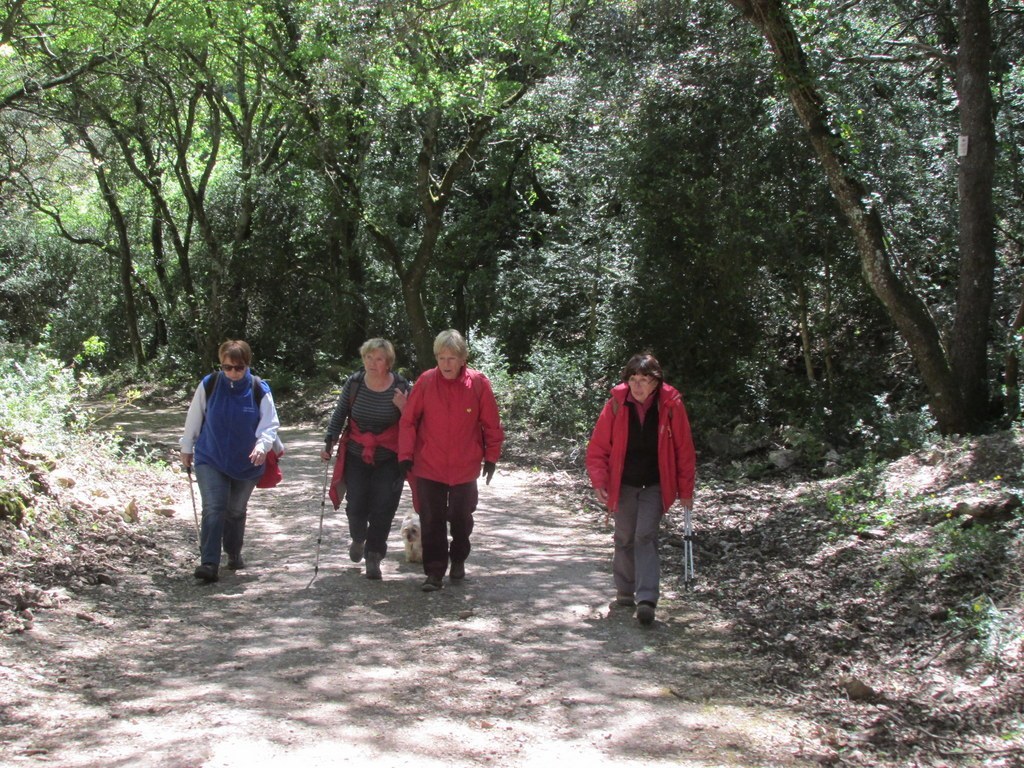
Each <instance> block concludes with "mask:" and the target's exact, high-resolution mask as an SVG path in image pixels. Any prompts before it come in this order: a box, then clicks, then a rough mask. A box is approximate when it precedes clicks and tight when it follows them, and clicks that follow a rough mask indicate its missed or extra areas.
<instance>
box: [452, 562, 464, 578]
mask: <svg viewBox="0 0 1024 768" xmlns="http://www.w3.org/2000/svg"><path fill="white" fill-rule="evenodd" d="M448 578H449V579H451V580H453V581H459V580H461V579H464V578H466V564H465V563H464V562H463V561H461V560H460V561H458V562H456V561H454V560H452V567H451V568H449V569H448Z"/></svg>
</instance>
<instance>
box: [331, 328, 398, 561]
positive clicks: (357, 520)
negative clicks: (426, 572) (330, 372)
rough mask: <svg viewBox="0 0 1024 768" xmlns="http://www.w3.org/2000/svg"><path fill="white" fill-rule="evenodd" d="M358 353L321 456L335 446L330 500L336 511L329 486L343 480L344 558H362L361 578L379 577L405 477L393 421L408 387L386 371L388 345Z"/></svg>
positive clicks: (390, 357)
mask: <svg viewBox="0 0 1024 768" xmlns="http://www.w3.org/2000/svg"><path fill="white" fill-rule="evenodd" d="M359 354H360V355H362V358H363V370H362V371H357V372H356V373H354V374H352V375H351V376H350V377H349V378H348V380H347V381H346V382H345V385H344V386H343V387H342V388H341V395H340V396H339V397H338V404H337V406H335V408H334V413H333V414H332V415H331V421H330V424H329V425H328V427H327V437H326V447H325V448H324V450H323V451H321V453H320V456H321V458H322V459H323V460H324V461H328V460H329V459H330V458H331V452H332V450H333V448H334V446H335V444H338V446H339V455H338V465H336V467H335V478H334V479H332V481H331V487H332V491H331V500H332V501H333V502H334V506H335V509H337V507H338V506H339V505H340V503H341V498H340V495H339V494H336V492H335V490H334V488H335V483H336V481H340V480H342V479H343V480H344V486H345V490H344V491H343V494H344V495H345V497H346V498H347V500H348V503H347V504H346V506H345V513H346V515H347V516H348V528H349V534H350V535H351V537H352V544H351V545H350V546H349V550H348V554H349V557H350V558H351V559H352V562H354V563H358V562H359V561H360V560H362V559H363V558H364V556H365V558H366V578H368V579H380V578H381V571H380V562H381V560H383V559H384V556H385V555H386V554H387V551H388V534H389V533H390V532H391V523H392V522H393V521H394V519H395V511H396V510H397V509H398V502H399V500H400V499H401V496H402V485H403V483H404V479H405V478H404V475H403V474H402V473H401V472H400V471H399V469H398V455H397V452H398V420H399V418H400V417H401V415H402V409H403V408H405V402H406V397H407V395H408V393H409V390H410V389H411V385H410V384H409V382H408V381H406V380H405V379H404V378H402V377H401V376H400V375H399V374H397V373H394V372H392V370H391V368H392V366H393V365H394V364H395V348H394V346H393V345H392V344H391V342H390V341H387V340H386V339H369V340H368V341H366V342H364V343H363V345H362V346H361V347H360V348H359ZM339 470H341V472H339ZM339 474H340V475H341V476H340V477H339Z"/></svg>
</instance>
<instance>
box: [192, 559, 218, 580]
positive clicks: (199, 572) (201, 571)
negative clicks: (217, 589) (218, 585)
mask: <svg viewBox="0 0 1024 768" xmlns="http://www.w3.org/2000/svg"><path fill="white" fill-rule="evenodd" d="M192 575H193V576H195V577H196V578H197V579H202V580H203V581H205V582H206V583H207V584H209V583H210V582H211V581H216V580H217V566H216V565H210V564H209V563H203V564H202V565H200V566H198V567H197V568H196V570H195V573H194V574H192Z"/></svg>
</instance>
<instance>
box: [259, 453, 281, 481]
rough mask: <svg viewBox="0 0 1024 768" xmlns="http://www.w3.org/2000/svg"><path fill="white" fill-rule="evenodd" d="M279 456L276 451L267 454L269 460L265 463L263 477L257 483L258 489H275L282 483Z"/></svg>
mask: <svg viewBox="0 0 1024 768" xmlns="http://www.w3.org/2000/svg"><path fill="white" fill-rule="evenodd" d="M277 459H278V456H277V454H276V453H275V452H274V451H270V452H269V453H268V454H267V460H266V461H265V462H263V476H262V477H260V479H259V481H258V482H257V483H256V487H257V488H273V487H274V486H275V485H277V484H278V483H280V482H281V467H280V465H279V464H278V463H277Z"/></svg>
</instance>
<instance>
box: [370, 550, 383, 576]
mask: <svg viewBox="0 0 1024 768" xmlns="http://www.w3.org/2000/svg"><path fill="white" fill-rule="evenodd" d="M380 561H381V556H380V555H378V554H377V553H376V552H367V553H366V578H368V579H371V580H373V581H379V580H380V579H381V578H383V577H382V576H381V573H380Z"/></svg>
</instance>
